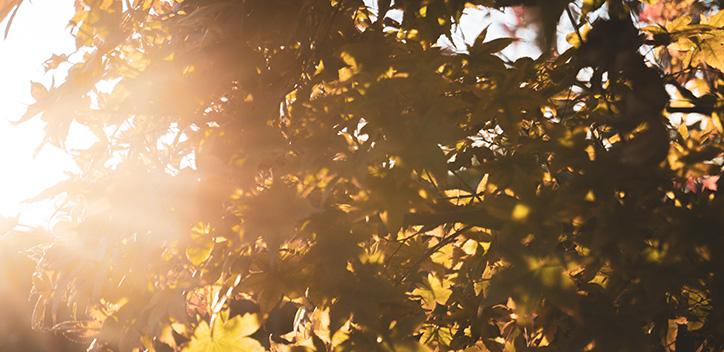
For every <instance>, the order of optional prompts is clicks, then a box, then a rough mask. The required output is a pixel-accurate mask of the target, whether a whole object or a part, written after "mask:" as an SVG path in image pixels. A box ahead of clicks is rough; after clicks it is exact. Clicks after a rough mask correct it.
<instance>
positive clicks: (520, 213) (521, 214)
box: [511, 203, 530, 221]
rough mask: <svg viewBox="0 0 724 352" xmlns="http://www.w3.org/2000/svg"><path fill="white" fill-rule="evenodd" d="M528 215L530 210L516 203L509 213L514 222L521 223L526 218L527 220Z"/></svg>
mask: <svg viewBox="0 0 724 352" xmlns="http://www.w3.org/2000/svg"><path fill="white" fill-rule="evenodd" d="M529 213H530V208H529V207H528V206H527V205H525V204H523V203H518V204H516V205H515V207H513V212H512V213H511V217H512V218H513V220H515V221H523V220H525V219H526V218H528V214H529Z"/></svg>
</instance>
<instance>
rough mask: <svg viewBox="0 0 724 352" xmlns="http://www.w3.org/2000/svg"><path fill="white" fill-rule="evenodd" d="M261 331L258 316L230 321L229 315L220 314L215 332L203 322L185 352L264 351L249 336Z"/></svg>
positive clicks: (257, 342) (237, 317) (246, 316)
mask: <svg viewBox="0 0 724 352" xmlns="http://www.w3.org/2000/svg"><path fill="white" fill-rule="evenodd" d="M258 329H259V320H258V318H257V317H256V314H245V315H244V316H238V315H237V316H235V317H234V318H233V319H228V313H227V314H224V313H222V314H219V315H218V316H217V317H216V320H215V321H214V329H213V331H212V330H211V328H210V327H209V324H208V323H207V322H206V321H202V322H201V323H200V324H199V325H198V326H197V327H196V330H194V335H193V337H192V338H191V341H190V342H189V344H188V345H187V346H186V347H185V348H184V349H183V351H185V352H225V351H250V352H256V351H264V347H263V346H262V345H261V344H260V343H259V341H256V340H254V339H252V338H250V337H247V336H248V335H251V334H253V333H254V332H256V331H257V330H258Z"/></svg>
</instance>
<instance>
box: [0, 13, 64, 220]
mask: <svg viewBox="0 0 724 352" xmlns="http://www.w3.org/2000/svg"><path fill="white" fill-rule="evenodd" d="M74 10H75V9H74V7H73V1H72V0H33V1H32V2H30V1H23V3H22V5H21V6H20V9H19V10H18V13H17V15H16V16H15V19H14V21H13V24H12V26H11V28H10V33H9V35H8V38H7V39H4V40H2V39H0V77H2V79H0V165H2V173H0V216H7V217H14V216H20V223H22V224H28V225H40V226H45V225H47V224H48V222H49V219H50V216H51V215H52V213H53V211H54V209H55V207H54V205H53V204H52V203H50V202H45V203H35V204H29V203H23V201H24V200H26V199H28V198H31V197H33V196H34V195H36V194H37V193H38V192H39V191H41V190H43V189H45V188H47V187H49V186H52V185H53V184H55V183H57V182H58V181H60V180H62V179H63V178H65V177H66V171H68V170H72V169H73V167H74V163H73V161H72V159H71V157H70V156H69V155H68V154H67V153H66V152H65V151H63V150H60V149H58V148H55V147H52V146H45V147H44V148H43V149H41V150H40V152H39V153H38V154H37V156H34V153H35V151H36V149H37V148H38V146H39V145H40V143H41V142H42V140H43V138H44V127H45V126H44V125H45V123H44V122H43V121H42V120H41V119H40V118H34V119H32V120H30V121H28V122H26V123H23V124H20V125H14V124H13V123H12V121H16V120H18V119H19V118H20V117H21V116H22V115H23V114H24V113H25V109H26V108H27V106H28V105H30V104H32V103H33V98H32V97H31V96H30V81H37V82H41V83H43V84H44V85H45V86H47V87H50V85H51V82H52V81H53V78H55V84H56V85H58V84H59V83H60V82H61V81H62V80H63V79H64V78H65V72H62V71H64V70H63V69H61V70H57V71H58V72H52V71H51V73H48V74H46V73H45V70H44V68H43V62H44V61H45V60H47V59H48V58H49V57H50V56H51V55H52V54H70V53H72V52H73V51H74V50H75V43H74V42H75V39H74V38H73V37H72V36H71V35H70V33H69V30H68V28H67V24H68V20H69V19H70V18H71V17H72V16H73V12H74ZM6 24H7V21H3V22H2V24H1V25H0V28H2V29H3V30H4V29H5V26H6ZM67 66H68V65H64V66H61V67H64V68H65V69H67ZM53 75H55V77H53Z"/></svg>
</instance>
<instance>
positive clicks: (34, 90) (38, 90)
mask: <svg viewBox="0 0 724 352" xmlns="http://www.w3.org/2000/svg"><path fill="white" fill-rule="evenodd" d="M30 95H31V96H32V97H33V99H35V101H41V100H43V99H45V98H46V97H47V96H48V88H45V86H44V85H42V84H40V83H38V82H30Z"/></svg>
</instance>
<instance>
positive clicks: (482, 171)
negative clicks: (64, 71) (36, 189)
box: [24, 0, 724, 351]
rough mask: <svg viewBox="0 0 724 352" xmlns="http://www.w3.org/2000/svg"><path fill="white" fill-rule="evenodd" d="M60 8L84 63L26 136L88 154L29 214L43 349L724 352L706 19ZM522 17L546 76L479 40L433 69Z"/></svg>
mask: <svg viewBox="0 0 724 352" xmlns="http://www.w3.org/2000/svg"><path fill="white" fill-rule="evenodd" d="M76 3H77V11H76V15H75V17H74V18H73V20H72V22H71V26H72V28H73V29H74V33H75V34H76V38H77V45H78V48H79V51H80V52H81V53H84V54H85V55H84V59H83V60H82V61H81V62H79V63H75V64H73V66H72V68H71V69H70V71H69V75H68V78H67V80H66V81H65V82H63V83H62V84H59V85H58V86H55V87H49V88H46V87H44V86H42V85H40V84H34V85H33V93H34V97H35V98H36V99H37V102H36V103H35V104H34V105H32V106H31V107H30V108H29V110H28V113H27V114H26V115H25V117H24V119H29V118H33V117H34V116H40V117H41V118H42V119H44V121H45V122H46V123H47V142H49V143H53V144H55V145H59V146H63V143H64V141H65V139H66V137H67V134H68V130H69V128H70V126H71V125H73V124H79V125H82V126H85V127H87V128H88V129H89V130H90V131H92V132H93V133H94V134H95V135H96V136H97V139H98V141H97V143H96V144H95V145H94V146H93V147H91V148H89V149H87V150H81V151H77V152H76V161H77V163H78V165H79V167H80V169H81V172H80V173H78V174H77V175H74V176H73V177H71V178H70V179H68V180H67V181H65V182H63V183H61V184H59V185H57V186H56V187H53V188H52V189H49V190H47V191H45V192H43V193H42V194H41V196H40V197H41V198H43V197H54V196H61V197H63V199H64V200H65V205H64V207H63V209H62V213H63V214H65V215H66V217H67V221H65V222H63V223H61V224H60V225H59V226H57V227H56V228H55V229H54V232H55V235H56V238H57V239H56V240H54V241H53V242H52V243H48V244H45V245H43V246H39V247H35V248H34V250H33V251H32V252H33V254H34V255H33V258H34V259H35V260H36V262H37V267H36V271H35V273H34V276H33V280H34V286H33V289H32V295H33V297H35V299H36V302H37V303H36V306H35V310H34V312H33V324H34V327H35V328H38V329H50V330H53V331H55V332H58V333H61V334H64V335H66V336H68V337H70V338H72V339H74V340H77V341H84V342H85V343H87V344H89V346H90V348H91V349H93V350H99V351H102V350H121V351H127V350H133V349H148V350H152V351H153V350H155V351H163V350H175V349H179V350H186V351H222V350H264V349H275V350H279V351H284V350H317V351H326V350H335V351H336V350H341V351H345V350H351V351H378V350H379V351H407V350H410V351H424V350H465V351H526V350H532V351H579V350H585V351H673V350H677V351H689V350H694V349H696V348H701V349H702V350H704V351H720V350H721V349H722V348H724V340H722V338H721V337H722V336H724V302H722V299H724V272H723V271H722V270H724V262H723V261H722V259H721V257H719V256H718V255H717V252H718V251H720V250H721V249H722V248H724V238H723V237H722V235H723V234H724V218H723V217H722V216H721V214H722V197H721V196H720V194H719V193H717V189H718V188H719V187H721V186H722V184H721V183H722V181H721V179H720V178H719V177H720V175H721V172H722V168H721V166H722V143H721V136H722V133H723V132H724V131H723V129H722V121H721V116H722V103H721V101H722V93H724V92H723V91H722V85H721V82H722V75H721V71H722V70H723V69H724V68H723V64H722V61H721V60H722V58H724V51H723V50H724V49H723V45H724V42H723V41H722V38H724V35H723V33H722V31H724V27H723V26H724V15H723V14H722V13H721V12H719V11H718V6H717V5H716V4H713V3H711V2H698V3H697V6H691V7H689V8H688V9H683V10H682V11H690V14H686V15H685V14H684V13H681V16H679V17H678V18H675V19H672V20H671V21H665V22H662V23H644V22H642V21H641V17H640V16H639V13H640V10H641V9H642V8H643V9H644V11H649V12H651V11H653V10H650V9H651V6H661V5H657V4H656V3H657V1H647V3H648V4H647V5H642V4H640V3H639V2H638V1H628V0H626V1H625V0H608V1H583V4H582V6H580V5H576V3H575V2H569V1H554V2H547V1H546V2H543V1H522V0H521V1H503V0H499V1H493V0H478V1H458V0H446V1H434V0H430V1H409V0H405V1H402V0H398V1H394V2H392V1H386V0H380V1H378V2H377V3H376V4H369V3H364V2H363V1H360V0H356V1H342V0H331V1H327V0H305V1H301V2H300V1H282V0H277V1H269V0H246V1H233V0H207V1H195V0H185V1H163V0H148V1H133V2H131V1H120V0H118V1H115V0H79V1H77V2H76ZM372 5H374V6H372ZM520 5H522V6H528V7H533V8H535V9H537V10H536V11H538V12H539V14H540V16H539V19H540V30H539V32H540V33H541V34H540V40H539V42H540V43H541V47H542V49H543V55H541V56H540V57H538V58H535V59H533V58H529V57H523V58H520V59H517V60H514V61H513V60H508V59H506V58H504V57H503V56H502V55H499V54H498V52H499V51H500V50H502V49H503V48H505V47H506V46H508V45H509V44H511V43H512V42H513V41H514V39H509V38H499V39H494V40H489V39H486V36H487V34H486V33H487V31H485V30H484V31H483V32H482V33H481V34H480V36H479V37H478V38H477V39H476V40H475V43H474V44H472V45H470V46H469V47H465V48H453V49H455V50H450V48H441V47H440V46H439V45H436V43H437V41H438V38H439V37H441V36H443V37H446V36H447V37H449V36H450V35H451V33H452V31H453V30H454V28H455V26H456V23H458V21H459V19H460V18H461V16H462V14H463V13H464V12H465V11H473V10H475V9H477V10H486V9H491V8H499V7H503V6H520ZM378 9H379V10H378ZM466 9H467V10H466ZM393 10H395V11H397V12H399V13H401V14H402V15H401V19H400V16H392V15H389V14H392V12H390V11H393ZM646 16H648V17H645V19H652V18H654V17H652V15H651V14H650V13H647V15H646ZM559 18H560V19H562V21H564V22H565V21H569V22H565V23H569V24H571V23H573V28H574V29H575V32H574V33H572V34H570V35H569V36H568V38H569V41H570V42H571V43H572V44H573V47H572V48H570V49H568V50H566V51H564V52H562V53H558V52H557V50H556V48H555V45H553V43H555V40H553V39H555V35H556V28H557V25H558V19H559ZM596 18H597V19H596ZM594 19H595V20H594ZM654 20H656V19H655V18H654ZM63 59H64V58H63V57H60V56H56V57H54V58H52V59H51V60H50V61H49V67H50V68H52V67H53V66H56V65H57V64H58V62H59V61H62V60H63ZM104 86H105V87H106V88H107V87H108V86H112V89H103V87H104Z"/></svg>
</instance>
